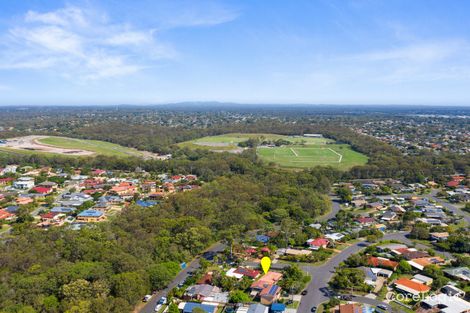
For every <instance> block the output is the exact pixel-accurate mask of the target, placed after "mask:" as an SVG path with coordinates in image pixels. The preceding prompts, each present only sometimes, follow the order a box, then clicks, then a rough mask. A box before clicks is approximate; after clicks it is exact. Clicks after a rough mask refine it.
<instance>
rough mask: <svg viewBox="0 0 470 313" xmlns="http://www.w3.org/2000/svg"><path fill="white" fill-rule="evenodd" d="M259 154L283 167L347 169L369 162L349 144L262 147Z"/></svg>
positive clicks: (267, 160)
mask: <svg viewBox="0 0 470 313" xmlns="http://www.w3.org/2000/svg"><path fill="white" fill-rule="evenodd" d="M257 153H258V156H259V157H260V158H261V159H263V160H265V161H266V162H272V163H276V164H278V165H280V166H282V167H289V168H310V167H314V166H319V165H320V166H327V165H329V166H333V167H336V168H338V169H341V170H347V169H349V168H351V167H353V166H355V165H362V164H365V163H367V157H366V156H365V155H363V154H361V153H359V152H356V151H353V150H351V147H349V146H348V145H338V144H328V145H305V146H287V147H272V148H271V147H260V148H258V150H257Z"/></svg>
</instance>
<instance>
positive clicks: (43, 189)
mask: <svg viewBox="0 0 470 313" xmlns="http://www.w3.org/2000/svg"><path fill="white" fill-rule="evenodd" d="M33 190H34V191H36V192H37V193H43V194H46V193H50V192H51V191H52V188H48V187H34V188H33Z"/></svg>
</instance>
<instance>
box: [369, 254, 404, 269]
mask: <svg viewBox="0 0 470 313" xmlns="http://www.w3.org/2000/svg"><path fill="white" fill-rule="evenodd" d="M367 264H369V265H372V266H375V267H385V268H390V269H393V270H395V269H396V268H397V267H398V262H395V261H391V260H389V259H386V258H377V257H374V256H371V257H369V259H368V260H367Z"/></svg>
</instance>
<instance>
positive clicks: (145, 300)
mask: <svg viewBox="0 0 470 313" xmlns="http://www.w3.org/2000/svg"><path fill="white" fill-rule="evenodd" d="M151 298H152V295H145V296H144V298H143V299H142V301H144V302H148V301H149V300H150V299H151Z"/></svg>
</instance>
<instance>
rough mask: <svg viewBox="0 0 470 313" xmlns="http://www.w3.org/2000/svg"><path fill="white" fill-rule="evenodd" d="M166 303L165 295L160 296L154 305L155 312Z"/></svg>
mask: <svg viewBox="0 0 470 313" xmlns="http://www.w3.org/2000/svg"><path fill="white" fill-rule="evenodd" d="M166 303H167V299H166V297H161V298H160V299H159V300H158V301H157V305H156V306H155V312H158V311H160V309H161V308H162V306H163V305H164V304H166Z"/></svg>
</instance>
